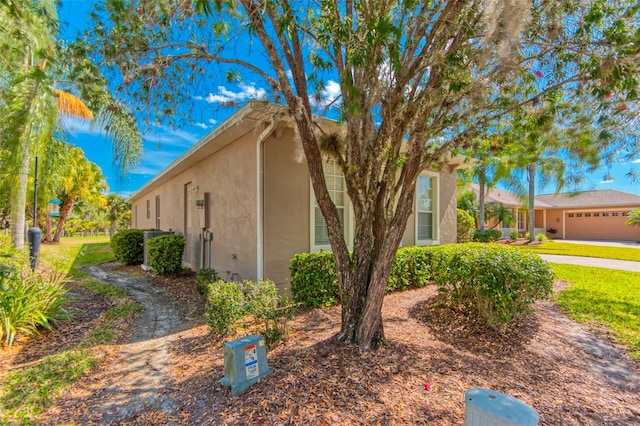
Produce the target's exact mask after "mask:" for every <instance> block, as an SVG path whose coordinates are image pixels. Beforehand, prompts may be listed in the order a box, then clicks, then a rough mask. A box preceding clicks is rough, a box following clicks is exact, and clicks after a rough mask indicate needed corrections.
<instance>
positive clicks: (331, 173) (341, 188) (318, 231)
mask: <svg viewBox="0 0 640 426" xmlns="http://www.w3.org/2000/svg"><path fill="white" fill-rule="evenodd" d="M323 169H324V176H325V180H326V182H327V190H328V191H329V196H330V197H331V200H332V201H333V203H334V204H335V205H336V209H338V216H339V217H340V223H341V224H342V228H343V229H344V230H345V235H346V232H347V230H346V226H345V219H346V216H347V214H346V213H347V212H346V209H347V202H346V199H347V196H346V194H345V184H344V177H343V176H342V172H341V171H340V168H339V167H338V165H337V164H336V163H334V162H323ZM311 195H312V197H311V198H312V199H313V206H312V209H313V211H312V218H311V219H312V220H311V226H312V230H311V246H312V247H311V250H312V251H313V250H319V249H328V248H329V233H328V231H327V223H326V221H325V220H324V216H322V212H321V211H320V207H318V203H317V201H316V199H315V197H314V196H313V188H311Z"/></svg>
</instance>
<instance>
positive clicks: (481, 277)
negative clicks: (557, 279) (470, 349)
mask: <svg viewBox="0 0 640 426" xmlns="http://www.w3.org/2000/svg"><path fill="white" fill-rule="evenodd" d="M433 259H434V262H433V263H434V265H433V268H434V272H435V275H434V281H435V282H436V284H437V285H438V287H439V289H438V290H439V293H440V294H441V295H442V296H443V297H444V298H445V300H447V301H448V302H449V303H452V304H454V305H462V306H465V307H467V308H469V309H470V310H471V311H472V312H474V313H475V314H476V315H477V316H478V317H480V318H481V319H482V320H484V321H485V322H486V323H487V324H488V325H490V326H492V327H493V326H496V325H498V324H501V323H507V322H509V321H511V320H512V319H514V318H517V317H518V316H520V315H523V314H525V313H527V312H529V311H530V310H531V307H532V305H533V302H535V301H536V300H538V299H543V298H547V297H549V295H550V294H551V290H552V286H553V279H554V276H553V270H552V269H551V267H550V266H549V264H548V263H547V262H545V261H544V260H542V259H541V258H540V257H539V256H538V255H536V254H534V253H530V252H528V251H524V250H518V249H515V248H513V247H504V246H499V245H485V244H474V243H469V244H460V245H451V246H441V247H440V248H439V250H438V251H436V252H434V253H433Z"/></svg>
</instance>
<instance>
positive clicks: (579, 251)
mask: <svg viewBox="0 0 640 426" xmlns="http://www.w3.org/2000/svg"><path fill="white" fill-rule="evenodd" d="M515 247H518V248H522V249H524V250H530V251H532V252H535V253H538V254H560V255H565V256H585V257H600V258H604V259H618V260H635V261H638V262H640V248H632V247H628V248H627V247H609V246H594V245H590V244H574V243H556V242H554V241H546V242H544V243H542V244H534V245H523V246H515Z"/></svg>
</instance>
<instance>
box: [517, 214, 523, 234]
mask: <svg viewBox="0 0 640 426" xmlns="http://www.w3.org/2000/svg"><path fill="white" fill-rule="evenodd" d="M521 229H524V212H523V211H522V210H518V230H521Z"/></svg>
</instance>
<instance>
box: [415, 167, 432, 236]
mask: <svg viewBox="0 0 640 426" xmlns="http://www.w3.org/2000/svg"><path fill="white" fill-rule="evenodd" d="M434 181H435V179H434V178H433V177H431V176H419V177H418V182H417V186H416V242H417V243H418V244H425V243H427V242H431V241H434V240H436V228H435V215H434V211H435V191H434Z"/></svg>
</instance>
